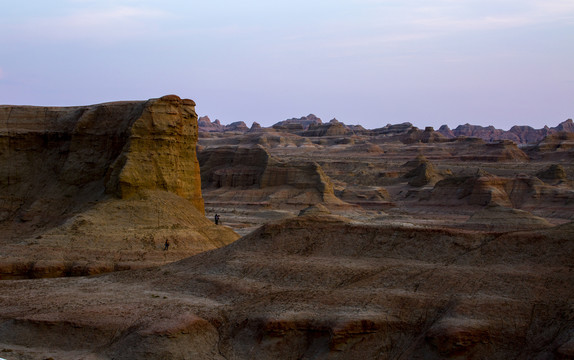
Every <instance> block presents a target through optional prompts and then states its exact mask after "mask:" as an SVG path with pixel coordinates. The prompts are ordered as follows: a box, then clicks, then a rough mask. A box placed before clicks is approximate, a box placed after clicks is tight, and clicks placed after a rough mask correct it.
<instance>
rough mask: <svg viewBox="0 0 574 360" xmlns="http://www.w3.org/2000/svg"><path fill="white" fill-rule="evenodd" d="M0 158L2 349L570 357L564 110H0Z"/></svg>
mask: <svg viewBox="0 0 574 360" xmlns="http://www.w3.org/2000/svg"><path fill="white" fill-rule="evenodd" d="M0 158H1V160H2V161H1V162H0V189H1V193H0V195H1V198H0V234H1V237H0V279H1V281H0V358H6V359H49V358H52V359H139V358H141V359H277V358H279V359H443V358H453V359H517V358H520V359H574V300H572V296H571V295H572V294H573V293H574V260H573V259H574V222H573V221H574V161H573V160H574V124H573V122H572V120H566V121H563V122H561V123H560V124H558V125H557V126H555V127H546V128H543V129H532V128H530V127H525V126H515V127H513V128H511V129H510V130H507V131H505V130H500V129H496V128H494V127H479V126H473V125H469V124H466V125H461V126H459V127H457V128H455V129H452V130H451V129H449V128H448V127H446V126H443V127H441V128H439V129H438V130H436V131H435V129H433V128H430V127H427V128H425V129H418V128H416V127H414V126H413V125H411V124H409V123H404V124H388V125H381V127H380V128H377V129H364V128H363V127H361V126H359V125H346V124H344V123H342V122H339V121H337V120H335V119H333V120H331V121H328V122H323V121H322V120H321V119H319V118H317V117H316V116H314V115H309V116H306V117H302V118H293V119H288V120H285V121H281V122H278V123H276V124H275V125H274V126H272V127H269V128H264V127H261V126H260V125H258V124H256V123H254V124H253V125H252V126H250V127H248V126H247V125H246V124H245V123H242V122H240V123H233V124H229V125H222V124H221V123H220V122H219V121H213V122H212V121H211V120H210V119H209V118H207V117H202V118H199V119H198V116H197V114H196V113H195V103H194V102H193V101H192V100H189V99H181V98H179V97H177V96H175V95H168V96H164V97H162V98H159V99H151V100H148V101H132V102H117V103H107V104H99V105H92V106H84V107H68V108H50V107H31V106H10V105H5V106H0ZM215 214H219V215H220V216H221V217H220V219H221V224H219V225H215V224H214V222H213V219H214V216H215ZM240 237H241V238H240ZM166 240H167V241H168V242H169V244H170V246H169V248H168V250H163V249H164V246H165V242H166Z"/></svg>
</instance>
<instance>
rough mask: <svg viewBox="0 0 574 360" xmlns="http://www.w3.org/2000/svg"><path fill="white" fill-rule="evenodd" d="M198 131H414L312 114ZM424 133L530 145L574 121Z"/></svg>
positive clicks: (569, 128)
mask: <svg viewBox="0 0 574 360" xmlns="http://www.w3.org/2000/svg"><path fill="white" fill-rule="evenodd" d="M198 125H199V132H203V133H207V132H241V133H245V132H248V131H250V130H252V131H253V128H256V129H258V130H272V131H278V132H289V133H294V134H297V135H301V136H333V135H339V136H340V135H352V134H361V135H372V136H379V135H383V136H395V135H402V136H404V135H407V134H409V132H410V133H412V131H413V130H418V128H417V127H415V126H413V125H412V124H411V123H408V122H405V123H401V124H387V125H386V126H384V127H381V128H376V129H365V128H364V127H363V126H361V125H346V124H344V123H342V122H340V121H337V120H336V119H333V120H331V121H329V122H326V123H325V122H323V121H322V120H321V119H320V118H319V117H317V116H316V115H314V114H309V115H307V116H303V117H300V118H291V119H287V120H283V121H279V122H277V123H275V124H274V125H272V126H271V127H269V128H265V127H261V125H259V124H258V123H254V126H252V128H251V129H250V128H249V127H248V126H247V125H246V124H245V122H243V121H238V122H234V123H231V124H229V125H222V124H221V122H220V121H219V120H215V121H214V122H211V120H210V119H209V117H207V116H203V117H200V118H199V121H198ZM425 132H427V133H428V132H435V133H436V136H444V137H445V138H446V139H454V138H457V137H475V138H480V139H483V140H484V141H488V142H491V141H499V140H511V141H514V142H515V143H517V144H533V143H536V142H539V141H541V140H542V139H544V138H545V137H547V136H549V135H552V134H557V133H560V132H567V133H574V122H573V121H572V119H568V120H565V121H563V122H561V123H560V124H558V126H555V127H548V126H545V127H543V128H542V129H534V128H533V127H531V126H518V125H515V126H513V127H512V128H511V129H510V130H502V129H497V128H495V127H494V126H492V125H491V126H486V127H485V126H480V125H471V124H468V123H467V124H464V125H459V126H457V127H456V128H454V129H450V128H449V127H448V126H447V125H443V126H441V127H440V128H439V129H438V130H436V131H435V130H434V129H433V128H432V127H426V128H425Z"/></svg>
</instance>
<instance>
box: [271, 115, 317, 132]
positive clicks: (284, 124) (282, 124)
mask: <svg viewBox="0 0 574 360" xmlns="http://www.w3.org/2000/svg"><path fill="white" fill-rule="evenodd" d="M321 124H323V121H322V120H321V119H320V118H318V117H317V116H315V115H314V114H309V115H307V116H303V117H300V118H291V119H287V120H283V121H279V122H278V123H276V124H274V125H273V126H272V127H273V128H274V129H283V128H287V129H289V128H297V129H300V130H307V129H308V128H309V126H311V125H321Z"/></svg>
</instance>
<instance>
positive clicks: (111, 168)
mask: <svg viewBox="0 0 574 360" xmlns="http://www.w3.org/2000/svg"><path fill="white" fill-rule="evenodd" d="M197 138H198V129H197V115H196V113H195V103H194V102H193V101H192V100H187V99H181V98H179V97H178V96H175V95H168V96H164V97H162V98H158V99H151V100H147V101H126V102H114V103H106V104H99V105H91V106H79V107H33V106H0V234H1V236H0V254H2V256H0V279H4V278H29V277H56V276H71V275H91V274H95V273H101V272H109V271H115V270H124V269H132V268H140V267H148V266H153V265H159V264H165V263H167V262H171V261H176V260H179V259H181V258H184V257H187V256H190V255H193V254H197V253H199V252H202V251H206V250H211V249H214V248H217V247H220V246H223V245H225V244H228V243H230V242H233V241H234V240H235V239H237V238H238V235H237V234H236V233H234V232H233V231H232V230H231V229H229V228H227V227H222V226H215V225H214V224H213V222H212V221H210V220H209V219H207V218H206V217H205V213H204V202H203V197H202V194H201V178H200V174H199V162H198V161H197V157H196V145H197ZM166 242H169V243H170V245H171V246H169V251H163V249H164V248H165V247H166V246H165V243H166Z"/></svg>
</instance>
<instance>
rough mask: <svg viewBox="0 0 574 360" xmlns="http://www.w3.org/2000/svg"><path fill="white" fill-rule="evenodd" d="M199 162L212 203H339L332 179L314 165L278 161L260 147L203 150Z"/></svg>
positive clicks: (204, 184)
mask: <svg viewBox="0 0 574 360" xmlns="http://www.w3.org/2000/svg"><path fill="white" fill-rule="evenodd" d="M199 162H200V166H201V174H202V175H201V176H202V184H203V187H204V189H205V190H206V192H207V193H206V195H205V196H206V198H209V199H210V202H212V203H217V202H222V201H229V200H230V199H231V198H235V199H238V198H240V197H247V198H249V199H251V200H250V201H249V202H259V203H261V202H265V203H268V202H272V203H282V204H284V205H286V206H288V205H309V204H314V203H319V202H328V203H340V201H339V200H338V199H337V198H336V197H335V195H334V191H333V184H332V183H331V180H330V179H329V178H328V176H326V175H325V173H324V172H323V170H322V168H321V166H319V165H318V164H317V163H315V162H312V161H287V162H283V161H279V160H277V159H275V158H273V157H272V156H270V155H269V153H268V151H267V150H266V149H265V148H264V147H262V146H261V145H257V146H248V147H244V146H227V147H217V148H214V149H204V150H203V151H201V152H200V154H199ZM213 189H215V190H213ZM241 190H251V191H241Z"/></svg>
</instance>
